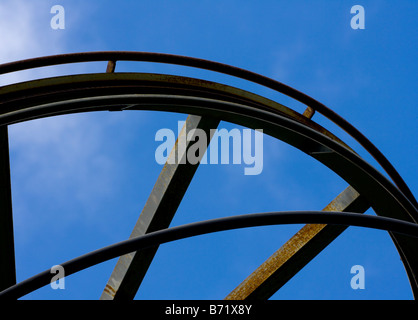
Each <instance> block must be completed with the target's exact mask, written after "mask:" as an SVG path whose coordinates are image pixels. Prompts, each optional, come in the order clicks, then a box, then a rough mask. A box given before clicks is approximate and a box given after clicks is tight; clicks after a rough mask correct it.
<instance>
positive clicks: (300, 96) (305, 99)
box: [0, 51, 418, 208]
mask: <svg viewBox="0 0 418 320" xmlns="http://www.w3.org/2000/svg"><path fill="white" fill-rule="evenodd" d="M118 60H125V61H147V62H156V63H167V64H175V65H182V66H189V67H195V68H200V69H207V70H210V71H215V72H220V73H223V74H227V75H231V76H234V77H238V78H241V79H244V80H248V81H251V82H254V83H257V84H260V85H263V86H265V87H268V88H270V89H273V90H276V91H278V92H280V93H283V94H285V95H287V96H289V97H291V98H293V99H295V100H297V101H299V102H302V103H303V104H305V105H306V106H309V107H310V108H312V109H313V110H315V111H317V112H319V113H321V114H322V115H323V116H325V117H327V118H328V119H329V120H331V121H332V122H334V123H335V124H336V125H338V126H339V127H340V128H342V129H343V130H344V131H346V132H347V133H348V134H349V135H350V136H352V137H353V138H354V139H355V140H356V141H357V142H358V143H360V145H361V146H363V148H364V149H365V150H366V151H368V152H369V153H370V155H371V156H372V157H373V158H375V160H376V161H377V162H378V163H379V164H380V166H381V167H382V168H383V169H384V170H385V171H386V172H387V174H388V175H389V177H391V179H392V180H393V181H394V183H395V184H396V185H397V186H398V188H399V189H400V190H401V191H402V192H403V193H404V194H405V195H406V197H407V198H408V199H409V201H411V203H412V204H413V205H414V206H415V207H416V208H418V202H417V200H416V199H415V197H414V195H413V193H412V192H411V190H410V189H409V187H408V185H407V184H406V183H405V181H404V180H403V178H402V177H401V175H400V174H399V173H398V172H397V170H396V169H395V168H394V166H393V165H392V164H391V163H390V161H389V160H388V159H387V158H386V157H385V156H384V155H383V154H382V152H380V150H379V149H378V148H377V147H376V146H375V145H374V144H373V143H372V142H371V141H370V140H369V139H367V138H366V137H365V136H364V135H363V134H362V133H361V132H360V131H359V130H358V129H357V128H355V127H354V126H353V125H352V124H351V123H349V122H348V121H347V120H345V119H344V118H343V117H341V116H340V115H339V114H337V113H336V112H334V111H333V110H331V109H330V108H328V107H327V106H325V105H324V104H322V103H321V102H319V101H317V100H315V99H313V98H312V97H310V96H308V95H307V94H305V93H302V92H300V91H298V90H296V89H294V88H292V87H290V86H288V85H285V84H283V83H281V82H279V81H276V80H273V79H271V78H268V77H265V76H263V75H260V74H257V73H254V72H251V71H248V70H245V69H241V68H237V67H234V66H230V65H226V64H223V63H219V62H214V61H209V60H205V59H198V58H192V57H186V56H180V55H173V54H164V53H153V52H133V51H98V52H81V53H71V54H61V55H53V56H45V57H39V58H33V59H26V60H21V61H15V62H10V63H5V64H2V65H0V75H1V74H5V73H10V72H16V71H19V70H24V69H30V68H39V67H43V66H52V65H57V64H66V63H78V62H91V61H114V62H116V61H118Z"/></svg>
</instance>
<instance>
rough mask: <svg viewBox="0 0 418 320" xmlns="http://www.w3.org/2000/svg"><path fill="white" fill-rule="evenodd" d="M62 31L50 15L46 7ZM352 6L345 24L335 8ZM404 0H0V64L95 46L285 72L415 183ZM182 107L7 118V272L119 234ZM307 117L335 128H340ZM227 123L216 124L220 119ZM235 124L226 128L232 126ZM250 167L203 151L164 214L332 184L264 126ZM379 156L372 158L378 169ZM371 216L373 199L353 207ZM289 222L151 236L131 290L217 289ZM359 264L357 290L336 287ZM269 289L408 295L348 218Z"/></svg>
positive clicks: (384, 243) (324, 194) (289, 197)
mask: <svg viewBox="0 0 418 320" xmlns="http://www.w3.org/2000/svg"><path fill="white" fill-rule="evenodd" d="M55 4H60V5H62V6H63V7H64V9H65V29H64V30H53V29H51V27H50V20H51V18H52V16H53V15H52V14H51V13H50V9H51V7H52V6H53V5H55ZM356 4H360V5H362V6H363V7H364V9H365V19H366V28H365V29H364V30H353V29H352V28H351V27H350V20H351V18H352V17H353V14H351V13H350V9H351V7H352V6H353V5H356ZM417 9H418V3H417V2H416V1H412V0H411V1H393V0H391V1H366V0H361V1H347V0H344V1H291V2H290V1H257V2H256V1H231V0H225V1H152V2H151V1H118V2H117V4H115V2H114V1H108V0H103V1H102V0H101V1H98V0H95V1H88V2H87V1H65V0H63V1H59V2H57V1H46V0H45V1H44V0H43V1H37V2H36V4H34V2H33V1H24V0H18V1H17V0H14V1H11V0H2V1H1V2H0V34H1V35H2V36H1V37H0V63H5V62H9V61H14V60H20V59H24V58H32V57H37V56H44V55H52V54H61V53H70V52H84V51H102V50H129V51H149V52H163V53H172V54H180V55H186V56H192V57H198V58H203V59H208V60H213V61H218V62H222V63H226V64H230V65H233V66H237V67H240V68H244V69H248V70H251V71H254V72H257V73H260V74H262V75H265V76H268V77H271V78H273V79H276V80H278V81H281V82H283V83H286V84H288V85H290V86H292V87H294V88H296V89H298V90H299V91H302V92H304V93H307V94H308V95H310V96H312V97H313V98H315V99H316V100H318V101H321V102H322V103H324V104H325V105H327V106H328V107H330V108H332V109H333V110H335V111H336V112H337V113H339V114H340V115H342V116H343V117H344V118H345V119H347V120H348V121H350V122H351V123H352V124H353V125H354V126H356V127H357V128H358V129H359V130H360V131H362V132H363V133H364V134H365V135H366V136H367V137H368V138H369V139H370V140H371V141H372V142H373V143H374V144H375V145H376V146H377V147H378V148H379V149H380V150H381V151H382V152H383V153H384V154H385V155H386V156H387V157H388V159H389V160H390V161H391V162H392V164H394V166H395V167H396V168H397V170H398V171H399V172H400V174H401V175H402V176H403V177H404V179H405V180H406V182H407V184H408V185H409V187H410V189H411V190H412V192H413V193H414V194H418V173H417V171H416V159H417V157H418V153H417V148H416V137H417V116H416V106H415V104H416V101H417V90H416V83H417V74H418V72H417V71H418V70H417V62H416V54H417V44H416V41H414V40H415V39H416V38H417V30H418V26H417V22H416V12H417ZM105 68H106V64H105V63H92V64H77V65H73V66H64V67H51V68H44V69H39V70H33V71H30V72H23V73H18V74H11V75H5V76H1V77H0V85H5V84H8V83H11V82H15V81H24V80H27V79H33V78H39V77H45V76H55V75H62V74H70V73H85V72H103V71H104V70H105ZM117 71H138V72H156V73H170V74H179V75H187V76H191V77H197V78H204V79H208V80H213V81H218V82H222V83H226V84H230V85H234V86H238V87H240V88H243V89H246V90H250V91H253V92H255V93H258V94H261V95H265V96H267V97H269V98H271V99H275V100H277V101H278V102H281V103H283V104H285V105H287V106H289V107H292V108H294V109H296V110H297V111H300V112H302V111H303V110H304V107H303V106H301V105H300V104H298V103H296V102H294V101H292V100H290V99H288V98H285V97H282V96H281V95H278V94H276V93H274V92H272V91H270V90H267V89H264V88H260V87H258V86H255V85H252V84H248V83H246V82H243V81H237V80H235V79H231V78H230V77H226V76H219V75H217V74H213V73H209V72H203V71H197V70H191V69H188V68H180V67H175V66H166V65H155V64H142V63H127V62H125V63H120V64H118V65H117ZM185 118H186V115H179V114H174V113H173V114H170V113H159V112H150V111H144V112H134V111H124V112H120V113H117V112H115V113H109V112H103V113H94V114H78V115H69V116H63V117H55V118H47V119H42V120H36V121H31V122H26V123H22V124H16V125H12V126H10V127H9V135H10V157H11V175H12V194H13V206H14V212H13V214H14V228H15V245H16V248H15V250H16V264H17V277H18V281H22V280H24V279H26V278H28V277H30V276H32V275H34V274H36V273H38V272H41V271H44V270H46V269H49V268H51V267H52V266H53V265H55V264H59V263H61V262H64V261H67V260H69V259H72V258H74V257H77V256H79V255H81V254H84V253H87V252H89V251H92V250H95V249H98V248H101V247H103V246H106V245H110V244H112V243H115V242H118V241H122V240H125V239H127V238H128V237H129V235H130V233H131V231H132V228H133V226H134V224H135V222H136V220H137V218H138V216H139V213H140V212H141V210H142V207H143V205H144V203H145V201H146V200H147V198H148V196H149V193H150V192H151V189H152V187H153V185H154V183H155V181H156V179H157V177H158V175H159V173H160V171H161V168H162V167H161V166H160V165H159V164H157V163H156V161H155V158H154V153H155V149H156V147H157V146H158V145H159V142H156V141H155V139H154V138H155V133H156V132H157V131H158V130H159V129H161V128H170V129H172V130H174V131H175V132H176V130H177V122H178V121H180V120H184V119H185ZM314 120H315V121H318V122H319V123H321V124H323V125H325V126H326V127H327V128H331V131H333V132H335V133H336V134H337V135H339V136H340V137H341V138H342V139H343V140H345V141H347V142H348V143H349V144H350V145H351V146H352V147H353V148H354V149H355V150H356V151H357V152H358V153H359V154H361V155H362V156H364V158H365V159H366V160H367V161H370V162H371V163H372V164H375V162H374V160H373V159H371V158H370V157H369V156H368V155H367V154H365V153H364V151H363V150H362V149H361V148H360V147H359V146H358V145H357V144H356V143H354V142H353V141H352V139H350V138H348V137H347V136H346V135H345V134H344V133H343V132H341V130H339V129H338V128H335V126H332V125H330V124H329V122H327V121H326V120H324V119H323V118H321V117H320V116H318V117H314ZM221 127H222V128H233V127H236V126H235V125H232V124H229V123H225V122H221V124H220V128H221ZM238 128H240V127H238ZM263 143H264V154H263V159H264V163H263V172H262V173H261V174H260V175H257V176H245V175H244V173H243V172H244V170H243V168H244V166H245V165H244V164H243V165H232V164H231V165H202V166H200V168H199V170H198V172H197V173H196V175H195V177H194V180H193V181H192V183H191V185H190V188H189V190H188V192H187V194H186V195H185V198H184V199H183V202H182V204H181V206H180V208H179V210H178V212H177V214H176V216H175V218H174V220H173V222H172V226H174V225H180V224H185V223H189V222H194V221H200V220H205V219H213V218H218V217H223V216H229V215H237V214H244V213H256V212H268V211H285V210H321V209H322V208H323V207H324V206H325V205H326V204H328V203H329V202H330V201H331V200H332V199H333V198H334V197H336V196H337V195H338V194H339V193H340V192H341V191H342V190H344V189H345V187H346V186H347V183H346V182H345V181H343V180H342V179H341V178H340V177H338V176H337V175H336V174H334V173H333V172H331V171H330V170H329V169H327V168H326V167H324V166H323V165H322V164H320V163H318V162H316V161H315V160H313V159H312V158H310V157H309V156H307V155H305V154H303V153H301V152H300V151H298V150H295V149H294V148H293V147H290V146H288V145H286V144H284V143H283V142H281V141H277V140H275V139H272V138H270V137H268V136H264V140H263ZM379 169H380V168H379ZM367 213H368V214H374V213H373V211H372V210H369V211H368V212H367ZM300 228H301V225H292V226H274V227H266V228H252V229H246V230H236V231H230V232H223V233H217V234H212V235H205V236H201V237H196V238H193V239H186V240H181V241H178V242H175V243H169V244H165V245H163V246H161V247H160V249H159V251H158V253H157V255H156V257H155V260H154V261H153V263H152V265H151V267H150V270H149V273H148V274H147V277H146V278H145V280H144V282H143V284H142V286H141V288H140V289H139V291H138V294H137V296H136V299H223V298H224V297H225V296H226V295H227V294H228V293H229V292H230V291H231V290H233V289H234V288H235V287H236V286H237V285H238V284H239V283H240V282H241V281H242V280H244V279H245V278H246V277H247V276H248V275H249V274H250V273H251V272H252V271H253V270H254V269H255V268H256V267H257V266H258V265H260V264H261V263H262V262H263V261H265V260H266V259H267V258H268V257H269V256H270V255H271V254H272V253H273V252H274V251H276V250H277V249H278V248H279V247H280V246H281V245H282V244H283V243H284V242H285V241H287V240H288V239H289V238H290V237H291V236H292V235H293V234H294V233H295V232H296V231H297V230H299V229H300ZM115 263H116V260H111V261H108V262H106V263H103V264H101V265H98V266H95V267H92V268H90V269H88V270H84V271H82V272H80V273H79V274H75V275H71V276H69V277H67V278H66V280H65V289H64V290H53V289H51V287H50V286H46V287H44V288H42V289H40V290H38V291H36V292H34V293H31V294H29V295H27V296H25V297H24V299H93V300H94V299H98V298H99V297H100V294H101V292H102V290H103V288H104V285H105V284H106V281H107V279H108V278H109V276H110V273H111V271H112V270H113V268H114V265H115ZM353 265H362V266H363V267H364V269H365V274H366V278H365V281H366V288H365V289H364V290H353V289H352V288H351V287H350V280H351V278H352V276H353V275H352V274H350V269H351V267H352V266H353ZM272 299H280V300H282V299H412V293H411V290H410V286H409V283H408V279H407V276H406V274H405V271H404V267H403V265H402V263H401V261H400V259H399V255H398V253H397V251H396V249H395V247H394V245H393V243H392V241H391V239H390V238H389V236H388V235H387V233H385V232H383V231H378V230H370V229H363V228H354V227H351V228H349V229H348V230H346V231H345V232H344V233H343V234H342V235H341V236H340V237H339V238H338V239H337V240H336V241H334V242H333V243H332V244H331V245H330V246H329V247H328V248H326V249H325V250H324V251H323V252H322V253H321V254H320V255H319V256H318V257H317V258H316V259H315V260H313V261H312V262H311V263H310V264H309V265H308V266H306V267H305V268H304V269H303V270H302V271H301V272H300V273H299V274H298V275H297V276H296V277H294V278H293V279H292V280H291V281H289V282H288V283H287V284H286V285H285V286H284V287H283V288H282V289H281V290H279V291H278V292H277V293H276V294H275V295H274V296H273V297H272Z"/></svg>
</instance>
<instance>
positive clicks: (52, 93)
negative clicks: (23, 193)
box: [0, 74, 418, 294]
mask: <svg viewBox="0 0 418 320" xmlns="http://www.w3.org/2000/svg"><path fill="white" fill-rule="evenodd" d="M106 76H109V75H106V74H102V75H94V74H93V75H85V76H83V79H84V80H83V81H77V80H78V79H79V76H69V77H60V78H59V81H58V84H57V85H56V86H54V87H52V88H49V87H48V86H46V87H45V90H46V91H45V92H41V93H39V94H37V92H38V89H39V88H40V87H39V86H36V85H34V84H37V83H39V82H37V81H32V82H27V83H25V84H24V86H26V91H25V93H28V92H30V90H31V88H32V87H36V88H37V90H35V94H32V96H31V95H26V94H25V95H24V98H23V99H22V98H19V95H18V94H17V93H19V92H20V93H21V91H17V92H15V95H14V96H13V95H12V98H11V99H9V100H7V99H2V101H3V103H2V104H1V110H2V111H3V112H5V113H3V114H1V115H0V121H1V123H3V124H7V123H10V122H13V121H18V120H22V119H30V118H36V117H42V116H50V115H56V114H66V113H73V112H85V111H98V110H122V109H124V108H129V109H135V110H145V109H146V110H160V111H170V112H181V113H187V114H198V115H203V116H204V115H210V116H215V117H218V118H220V119H223V120H227V121H230V122H232V123H236V124H240V125H244V126H246V127H249V128H253V129H260V128H262V129H263V130H264V133H266V134H269V135H271V136H273V137H275V138H278V139H281V140H283V141H285V142H287V143H288V144H290V145H293V146H294V147H296V148H298V149H300V150H302V151H303V152H305V153H307V154H308V155H310V156H312V157H313V158H315V159H317V160H318V161H320V162H322V163H323V164H324V165H326V166H327V167H329V168H330V169H331V170H333V171H334V172H336V173H337V174H338V175H340V176H341V177H342V178H343V179H344V180H346V181H347V182H348V183H349V184H350V185H352V186H353V187H354V188H355V189H356V190H357V191H359V192H360V194H362V195H364V196H365V197H366V198H367V200H368V201H369V202H370V205H371V206H372V207H373V209H374V210H375V211H376V213H377V214H378V215H380V216H389V217H394V218H397V219H401V220H405V221H409V222H417V221H418V210H417V209H416V207H415V206H414V205H413V204H412V203H411V202H410V201H409V199H408V198H407V197H406V196H405V195H404V194H403V193H402V192H401V191H400V190H399V189H398V188H396V187H395V186H394V185H393V184H392V183H391V182H390V181H389V180H387V179H386V178H385V177H384V176H383V175H382V174H381V173H380V172H378V171H377V170H376V169H375V168H373V167H372V166H370V165H369V164H368V163H366V162H365V161H364V160H363V159H362V158H360V157H359V156H358V155H356V154H355V153H354V152H353V151H352V150H350V149H348V148H346V147H345V146H344V145H343V144H341V143H339V142H337V141H336V140H334V139H331V138H330V137H328V136H327V135H325V134H322V133H321V132H319V131H318V130H316V129H314V128H312V127H310V126H308V125H306V124H304V123H302V122H299V121H296V120H294V119H291V118H290V117H289V116H288V115H286V116H285V115H283V114H281V113H280V112H277V110H274V109H272V108H268V107H267V106H266V107H260V106H259V105H254V103H253V102H251V101H248V105H247V104H240V103H238V102H235V101H234V100H231V101H232V102H228V101H225V92H218V91H216V90H214V92H212V93H210V94H209V95H207V97H206V98H202V97H200V96H199V95H200V94H201V92H195V93H194V94H195V95H197V97H196V96H193V93H192V91H193V90H194V89H196V88H195V87H193V88H192V90H191V91H188V90H187V89H190V87H189V86H188V85H187V84H184V85H183V87H184V89H185V91H181V90H180V91H179V88H178V86H174V87H173V86H170V83H169V82H167V81H166V82H164V85H162V86H161V87H160V88H159V89H158V90H157V91H156V92H155V93H154V94H141V93H135V94H134V93H132V92H138V88H140V87H141V86H140V85H139V84H138V85H137V86H133V83H132V82H127V83H124V82H123V81H115V79H116V80H117V78H112V79H107V78H106ZM112 76H116V74H115V75H112ZM121 76H123V75H121ZM89 77H90V79H91V80H88V79H89ZM53 80H54V79H51V81H53ZM107 80H111V81H110V82H108V81H107ZM86 87H88V89H86ZM145 87H146V89H149V86H148V87H147V86H145ZM6 89H8V88H6ZM6 92H8V91H7V90H6ZM161 92H169V93H170V94H161ZM175 92H181V93H184V92H187V93H188V95H186V96H182V95H180V96H178V95H175ZM9 93H10V92H9ZM7 94H8V93H7ZM7 94H5V96H3V95H2V93H1V92H0V98H3V97H6V98H7V97H8V96H7ZM220 96H221V97H220ZM75 97H77V99H75ZM211 97H215V98H219V99H222V100H218V99H214V98H211ZM9 98H10V96H9ZM241 99H242V98H241ZM40 103H43V104H42V105H39V104H40ZM260 103H261V102H260ZM391 236H392V239H393V241H394V243H395V245H396V247H397V249H398V251H399V254H400V256H401V258H402V260H403V262H404V265H405V268H406V270H407V273H408V277H409V279H410V281H411V286H412V289H413V291H414V293H415V294H417V293H418V279H417V276H416V275H417V274H418V256H417V255H416V252H417V251H418V242H417V241H416V240H411V239H409V238H403V237H402V236H401V235H396V236H394V235H391Z"/></svg>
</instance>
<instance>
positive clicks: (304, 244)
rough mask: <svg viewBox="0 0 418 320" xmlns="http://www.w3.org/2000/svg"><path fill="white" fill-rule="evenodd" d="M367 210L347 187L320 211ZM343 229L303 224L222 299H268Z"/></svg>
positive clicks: (343, 227) (360, 211) (362, 201)
mask: <svg viewBox="0 0 418 320" xmlns="http://www.w3.org/2000/svg"><path fill="white" fill-rule="evenodd" d="M369 207H370V206H369V204H368V203H366V201H365V200H364V198H363V197H361V196H360V194H359V193H358V192H357V191H356V190H354V189H353V188H352V187H351V186H349V187H348V188H346V189H345V190H344V191H343V192H342V193H341V194H340V195H339V196H338V197H337V198H335V199H334V200H333V201H332V202H331V203H329V204H328V205H327V206H326V207H325V208H324V209H323V211H340V212H343V211H346V212H358V213H364V212H365V211H366V210H367V209H368V208H369ZM324 214H325V213H324ZM346 228H347V227H346V226H339V225H326V224H307V225H305V226H303V227H302V228H301V229H300V230H299V231H298V232H297V233H296V234H295V235H294V236H293V237H291V238H290V239H289V240H288V241H287V242H286V243H285V244H284V245H283V246H282V247H281V248H280V249H279V250H277V251H276V252H275V253H273V255H272V256H271V257H269V258H268V259H267V260H266V261H265V262H264V263H263V264H261V265H260V267H258V268H257V269H256V270H255V271H254V272H253V273H252V274H250V275H249V276H248V277H247V278H246V279H245V280H244V281H243V282H242V283H241V284H240V285H238V287H236V288H235V289H234V290H233V291H232V292H231V293H230V294H229V295H228V296H226V298H225V300H245V299H252V300H264V299H268V298H270V297H271V296H272V295H273V294H274V293H275V292H277V290H279V289H280V288H281V287H282V286H283V285H284V284H285V283H286V282H287V281H289V280H290V279H291V278H292V277H293V276H294V275H295V274H297V273H298V272H299V271H300V270H301V269H302V268H303V267H304V266H305V265H306V264H308V263H309V262H310V261H311V260H312V259H313V258H315V256H317V255H318V254H319V253H320V252H321V251H322V250H323V249H324V248H325V247H326V246H328V245H329V244H330V243H331V242H332V241H333V240H334V239H335V238H337V237H338V236H339V235H340V234H341V233H342V232H343V231H344V230H345V229H346Z"/></svg>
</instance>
